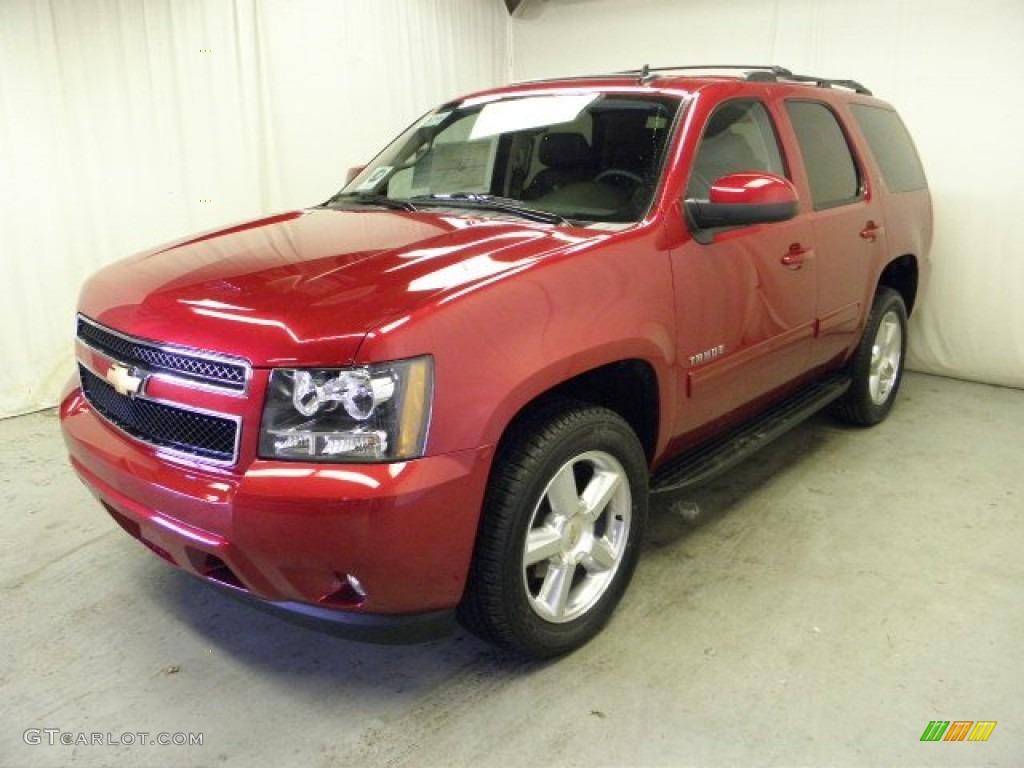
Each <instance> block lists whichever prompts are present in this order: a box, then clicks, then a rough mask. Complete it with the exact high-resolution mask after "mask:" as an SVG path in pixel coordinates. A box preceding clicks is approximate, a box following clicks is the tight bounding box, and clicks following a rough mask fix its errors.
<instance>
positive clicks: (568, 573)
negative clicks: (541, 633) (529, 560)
mask: <svg viewBox="0 0 1024 768" xmlns="http://www.w3.org/2000/svg"><path fill="white" fill-rule="evenodd" d="M575 572H576V566H575V565H572V564H570V563H558V564H552V565H551V567H550V568H548V572H547V575H546V576H545V577H544V584H543V586H541V588H540V593H539V594H538V595H537V602H539V603H540V604H541V606H543V610H544V612H545V613H547V614H548V615H549V616H550V617H551V618H554V619H559V618H561V617H562V616H564V615H565V607H566V605H568V603H569V589H570V587H572V577H573V574H574V573H575Z"/></svg>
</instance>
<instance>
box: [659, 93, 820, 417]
mask: <svg viewBox="0 0 1024 768" xmlns="http://www.w3.org/2000/svg"><path fill="white" fill-rule="evenodd" d="M743 171H751V172H769V173H774V174H777V175H779V176H784V177H785V176H787V175H788V174H787V171H786V166H785V163H784V162H783V159H782V154H781V152H780V150H779V143H778V138H777V135H776V131H775V128H774V126H773V124H772V120H771V117H770V115H769V113H768V111H767V109H766V108H765V106H764V105H763V104H762V103H761V102H760V101H757V100H753V99H740V100H735V101H730V102H726V103H725V104H723V105H721V106H719V107H718V108H717V109H716V110H715V112H713V113H712V114H711V116H710V117H709V119H708V122H707V125H706V127H705V129H704V131H703V134H702V137H701V142H700V145H699V146H698V149H697V153H696V155H695V157H694V163H693V168H692V171H691V175H690V179H689V182H688V185H687V189H686V194H685V197H687V198H697V199H702V198H706V197H707V193H708V189H709V188H710V185H711V184H712V183H713V182H714V181H715V180H717V179H719V178H721V177H722V176H724V175H726V174H729V173H738V172H743ZM807 226H808V225H807V223H806V221H805V219H804V218H803V217H801V216H798V217H796V218H794V219H791V220H790V221H785V222H780V223H774V224H764V225H758V226H750V227H738V228H733V229H729V230H723V231H718V232H715V233H713V234H711V237H710V242H706V243H700V242H697V241H695V240H688V241H687V242H686V243H685V244H684V245H683V246H681V247H680V248H678V249H677V250H674V251H673V252H672V271H673V282H674V289H675V295H676V313H677V320H678V325H677V328H678V333H677V344H678V355H679V366H680V372H681V375H680V377H679V384H678V386H679V387H680V390H681V391H680V392H679V393H678V395H679V399H680V402H682V403H683V407H681V408H679V409H678V413H679V416H678V419H677V423H676V424H675V429H674V430H673V431H674V434H675V435H676V437H682V436H685V435H686V434H687V433H689V432H691V431H692V430H693V429H694V428H695V427H697V426H698V425H702V424H707V423H708V422H710V421H712V420H717V419H721V418H726V419H727V418H729V417H730V415H733V414H732V412H733V411H736V409H738V408H741V407H742V406H744V405H746V404H749V403H752V402H753V401H755V400H757V399H758V398H760V397H762V396H765V395H768V394H770V393H772V392H774V391H776V390H778V389H779V388H780V387H783V386H785V385H786V384H787V383H789V382H791V381H793V380H794V379H796V378H798V377H799V376H800V375H801V374H802V373H804V372H805V371H806V370H807V366H808V360H809V355H810V350H811V344H812V341H813V338H814V321H815V312H816V300H817V298H816V290H817V286H816V277H817V276H816V264H815V258H814V256H815V254H814V250H813V247H812V244H811V239H810V237H811V234H810V232H809V231H807ZM704 239H707V238H704Z"/></svg>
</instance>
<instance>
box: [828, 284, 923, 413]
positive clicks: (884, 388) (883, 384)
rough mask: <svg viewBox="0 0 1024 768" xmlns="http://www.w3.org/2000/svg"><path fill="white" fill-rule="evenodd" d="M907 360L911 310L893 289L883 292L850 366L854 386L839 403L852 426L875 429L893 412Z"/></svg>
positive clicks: (876, 302)
mask: <svg viewBox="0 0 1024 768" xmlns="http://www.w3.org/2000/svg"><path fill="white" fill-rule="evenodd" d="M906 356H907V308H906V306H905V305H904V303H903V297H902V296H900V294H898V293H897V292H896V291H894V290H892V289H891V288H885V287H882V288H879V289H878V294H877V295H876V296H875V301H874V303H873V304H872V306H871V314H870V315H869V316H868V321H867V324H866V326H865V328H864V335H863V336H862V337H861V340H860V344H859V345H858V347H857V351H856V352H855V353H854V356H853V360H852V361H851V363H850V374H851V376H852V378H853V383H852V384H851V385H850V389H849V390H848V391H847V393H846V394H845V395H844V396H843V397H842V398H841V399H840V400H839V401H838V402H837V403H836V407H835V409H834V411H835V414H836V416H837V417H839V419H841V420H842V421H845V422H847V423H848V424H855V425H857V426H862V427H871V426H874V425H875V424H878V423H879V422H881V421H883V420H884V419H885V417H886V416H888V415H889V411H891V410H892V405H893V402H894V401H895V400H896V393H897V392H898V391H899V388H900V382H901V381H902V380H903V361H904V359H905V358H906Z"/></svg>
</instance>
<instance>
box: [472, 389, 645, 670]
mask: <svg viewBox="0 0 1024 768" xmlns="http://www.w3.org/2000/svg"><path fill="white" fill-rule="evenodd" d="M646 519H647V462H646V458H645V456H644V452H643V448H642V447H641V446H640V442H639V441H638V440H637V437H636V435H635V434H634V433H633V431H632V430H631V429H630V427H629V425H628V424H627V423H626V422H625V421H624V420H623V419H622V418H621V417H620V416H619V415H618V414H616V413H614V412H613V411H610V410H608V409H606V408H600V407H596V406H591V405H587V404H584V403H577V402H573V401H566V400H559V401H553V402H550V403H548V404H546V405H544V406H542V407H540V408H538V409H535V410H533V411H531V412H529V413H527V414H526V416H525V417H523V418H521V419H520V420H519V421H518V422H517V423H516V424H514V425H513V426H512V427H511V428H510V431H509V434H508V435H507V436H506V438H505V439H503V441H502V444H501V446H500V447H499V450H498V454H497V456H495V460H494V467H493V469H492V470H491V478H490V483H489V486H488V490H487V493H486V497H485V501H484V509H483V515H482V519H481V521H480V530H479V532H478V535H477V541H476V548H475V551H474V554H473V562H472V566H471V569H470V575H469V583H468V585H467V588H466V594H465V596H464V597H463V600H462V603H461V604H460V606H459V619H460V621H461V622H462V623H463V624H464V625H465V626H466V627H467V628H468V629H469V630H470V631H472V632H473V633H475V634H477V635H479V636H480V637H482V638H483V639H485V640H488V641H489V642H492V643H494V644H496V645H499V646H501V647H504V648H508V649H511V650H514V651H517V652H519V653H522V654H524V655H527V656H532V657H535V658H548V657H552V656H558V655H560V654H564V653H567V652H569V651H572V650H575V649H577V648H579V647H580V646H582V645H583V644H584V643H586V642H587V641H588V640H590V639H591V638H592V637H593V636H594V635H596V634H597V633H598V632H599V631H600V630H601V628H602V627H604V625H605V624H606V623H607V621H608V619H609V617H610V616H611V614H612V612H613V610H614V609H615V606H616V605H617V604H618V602H619V599H620V598H621V597H622V594H623V593H624V592H625V590H626V587H627V585H628V584H629V581H630V578H631V577H632V574H633V571H634V569H635V567H636V562H637V558H638V555H639V550H640V542H641V540H642V536H643V529H644V525H645V523H646Z"/></svg>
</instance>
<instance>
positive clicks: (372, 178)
mask: <svg viewBox="0 0 1024 768" xmlns="http://www.w3.org/2000/svg"><path fill="white" fill-rule="evenodd" d="M391 168H392V166H390V165H382V166H381V167H380V168H378V169H377V170H375V171H374V172H373V173H371V174H370V175H369V176H367V177H366V180H365V181H363V183H362V184H360V185H359V186H358V187H356V192H365V191H367V190H369V189H373V188H374V187H376V186H377V185H378V184H380V183H381V182H382V181H384V179H385V178H386V177H387V175H388V174H389V173H391Z"/></svg>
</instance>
